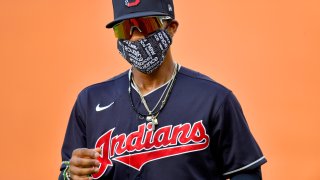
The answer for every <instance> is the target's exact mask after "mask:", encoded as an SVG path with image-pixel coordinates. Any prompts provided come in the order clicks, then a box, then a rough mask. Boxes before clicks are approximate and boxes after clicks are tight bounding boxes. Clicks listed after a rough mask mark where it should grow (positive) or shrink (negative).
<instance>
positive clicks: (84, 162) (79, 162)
mask: <svg viewBox="0 0 320 180" xmlns="http://www.w3.org/2000/svg"><path fill="white" fill-rule="evenodd" d="M71 165H73V166H76V167H87V168H89V167H93V166H95V167H99V165H100V163H99V161H98V160H96V159H88V158H81V157H76V156H74V157H72V158H71V159H70V166H71Z"/></svg>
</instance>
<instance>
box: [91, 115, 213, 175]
mask: <svg viewBox="0 0 320 180" xmlns="http://www.w3.org/2000/svg"><path fill="white" fill-rule="evenodd" d="M114 129H115V128H113V129H110V130H109V131H108V132H106V133H104V134H103V135H102V136H100V137H99V139H98V140H97V142H96V145H95V148H101V149H102V152H101V155H100V157H98V160H99V161H100V169H99V172H97V173H95V174H92V177H93V178H94V179H98V178H100V177H101V176H102V175H103V174H104V173H105V171H106V170H107V169H108V168H109V167H110V166H113V163H112V161H118V162H120V163H122V164H125V165H127V166H129V167H131V168H134V169H136V170H138V171H140V170H141V168H142V167H143V166H144V165H145V164H146V163H148V162H151V161H155V160H159V159H163V158H168V157H171V156H177V155H181V154H186V153H191V152H196V151H201V150H204V149H206V148H207V147H208V145H209V136H208V134H207V133H206V129H205V127H204V125H203V123H202V120H200V121H197V122H195V123H194V124H190V123H185V124H179V125H176V126H172V125H171V126H164V127H160V128H158V129H157V130H156V131H152V124H151V123H148V124H141V125H139V126H138V130H137V131H134V132H131V133H129V134H128V135H127V134H124V133H122V134H119V135H113V131H114Z"/></svg>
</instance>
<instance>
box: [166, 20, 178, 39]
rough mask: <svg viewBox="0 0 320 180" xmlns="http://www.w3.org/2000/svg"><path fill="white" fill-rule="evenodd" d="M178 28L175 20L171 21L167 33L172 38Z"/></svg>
mask: <svg viewBox="0 0 320 180" xmlns="http://www.w3.org/2000/svg"><path fill="white" fill-rule="evenodd" d="M178 27H179V23H178V21H177V20H172V21H171V22H170V24H169V25H168V27H167V31H168V33H169V34H170V36H171V37H173V36H174V34H175V33H176V32H177V29H178Z"/></svg>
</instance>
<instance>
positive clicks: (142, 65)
mask: <svg viewBox="0 0 320 180" xmlns="http://www.w3.org/2000/svg"><path fill="white" fill-rule="evenodd" d="M171 43H172V38H171V37H170V35H169V34H168V32H167V31H166V30H163V29H162V30H158V31H156V32H155V33H153V34H151V35H149V36H148V37H146V38H144V39H140V40H138V41H129V40H120V39H119V40H118V50H119V52H120V54H121V55H122V56H123V57H124V58H125V59H126V60H127V61H128V62H129V63H130V64H131V65H132V66H134V67H135V68H137V69H138V70H139V71H140V72H142V73H145V74H150V73H152V72H153V71H154V70H156V69H157V68H158V67H159V66H160V65H161V64H162V63H163V60H164V58H165V56H166V54H167V51H168V49H169V47H170V45H171Z"/></svg>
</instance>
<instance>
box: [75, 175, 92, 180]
mask: <svg viewBox="0 0 320 180" xmlns="http://www.w3.org/2000/svg"><path fill="white" fill-rule="evenodd" d="M71 179H72V180H92V179H93V178H92V177H88V176H78V175H71Z"/></svg>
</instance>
